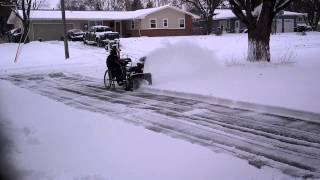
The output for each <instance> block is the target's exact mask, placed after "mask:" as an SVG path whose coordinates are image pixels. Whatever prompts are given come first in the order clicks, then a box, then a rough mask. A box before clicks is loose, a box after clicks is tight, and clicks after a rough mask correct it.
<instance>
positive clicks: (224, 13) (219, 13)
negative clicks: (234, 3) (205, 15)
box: [213, 9, 304, 20]
mask: <svg viewBox="0 0 320 180" xmlns="http://www.w3.org/2000/svg"><path fill="white" fill-rule="evenodd" d="M214 12H215V13H216V15H215V16H213V20H219V19H232V18H236V15H234V13H233V12H232V10H231V9H216V10H215V11H214ZM282 15H284V16H303V15H304V14H303V13H297V12H290V11H283V14H282Z"/></svg>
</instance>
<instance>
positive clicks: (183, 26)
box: [179, 19, 185, 28]
mask: <svg viewBox="0 0 320 180" xmlns="http://www.w3.org/2000/svg"><path fill="white" fill-rule="evenodd" d="M179 27H180V28H185V21H184V19H179Z"/></svg>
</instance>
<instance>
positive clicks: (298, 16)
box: [195, 9, 305, 33]
mask: <svg viewBox="0 0 320 180" xmlns="http://www.w3.org/2000/svg"><path fill="white" fill-rule="evenodd" d="M215 13H216V15H215V16H214V17H213V20H212V21H213V22H212V23H213V27H212V30H213V31H216V30H217V29H218V28H220V29H222V30H223V31H224V32H229V33H240V32H243V31H244V30H245V29H247V27H246V25H245V24H243V23H242V22H241V21H240V20H239V19H238V18H237V17H236V16H235V15H234V13H233V12H232V10H230V9H217V10H215ZM202 24H203V23H201V21H200V22H198V24H196V25H195V27H197V26H198V27H201V25H202ZM297 25H305V21H304V14H302V13H296V12H289V11H281V12H280V13H279V14H278V15H277V16H276V17H275V18H274V20H273V23H272V32H273V33H282V32H293V31H294V28H295V27H297ZM198 29H199V30H201V28H198Z"/></svg>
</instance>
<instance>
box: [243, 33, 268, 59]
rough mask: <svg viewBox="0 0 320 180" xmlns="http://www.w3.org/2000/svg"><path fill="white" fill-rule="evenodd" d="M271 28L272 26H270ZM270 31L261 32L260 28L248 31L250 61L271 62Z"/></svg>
mask: <svg viewBox="0 0 320 180" xmlns="http://www.w3.org/2000/svg"><path fill="white" fill-rule="evenodd" d="M270 28H271V27H270ZM269 43H270V33H267V32H261V30H260V28H255V29H252V30H250V29H249V31H248V57H247V60H248V61H251V62H253V61H265V62H270V45H269Z"/></svg>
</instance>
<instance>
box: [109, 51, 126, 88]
mask: <svg viewBox="0 0 320 180" xmlns="http://www.w3.org/2000/svg"><path fill="white" fill-rule="evenodd" d="M107 67H108V69H109V71H110V73H111V76H112V77H115V78H116V80H117V83H118V85H120V86H121V85H123V80H124V78H125V75H124V72H123V69H122V68H123V65H122V62H121V61H120V57H119V55H118V52H117V47H115V46H113V47H112V49H111V51H110V54H109V56H108V58H107Z"/></svg>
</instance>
